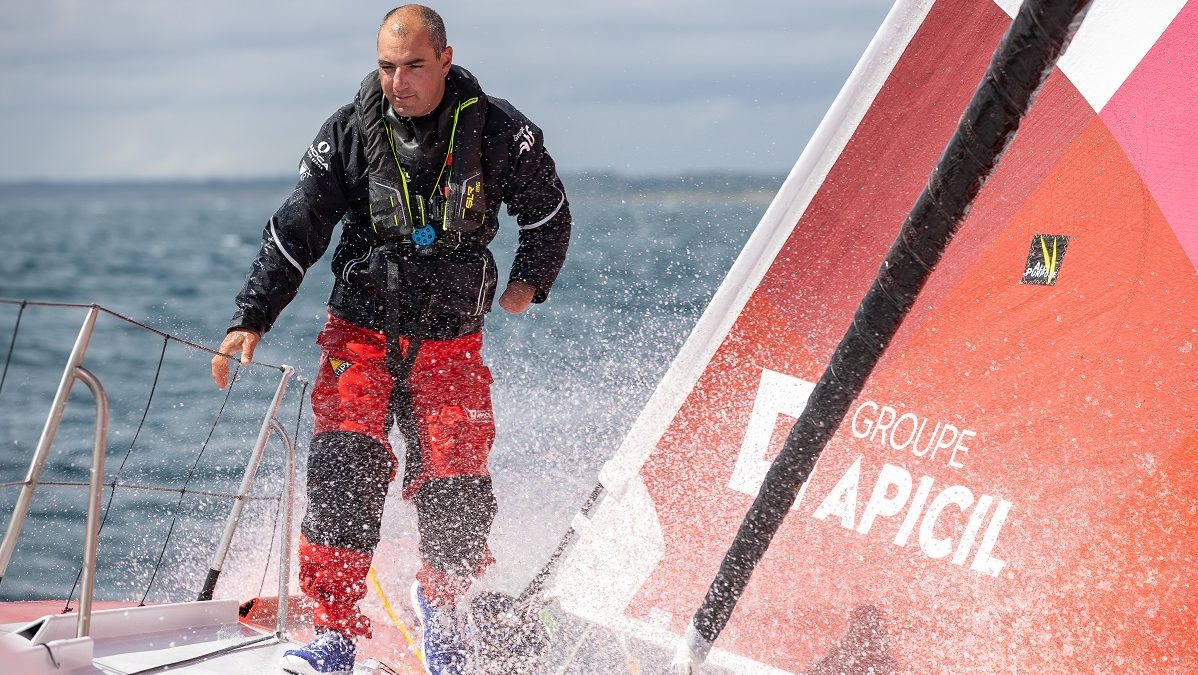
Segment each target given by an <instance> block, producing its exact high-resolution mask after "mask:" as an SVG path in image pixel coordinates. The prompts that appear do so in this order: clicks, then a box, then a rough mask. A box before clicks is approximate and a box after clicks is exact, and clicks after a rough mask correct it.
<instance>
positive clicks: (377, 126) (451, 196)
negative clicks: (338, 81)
mask: <svg viewBox="0 0 1198 675" xmlns="http://www.w3.org/2000/svg"><path fill="white" fill-rule="evenodd" d="M446 89H447V95H448V94H449V91H452V92H455V93H456V94H457V96H458V99H459V101H460V102H459V103H458V105H457V107H456V108H455V109H454V112H453V123H452V126H451V127H450V132H449V147H448V149H447V150H446V154H445V160H444V161H443V162H442V164H441V170H440V172H439V173H438V175H437V179H436V181H435V182H434V183H433V188H432V191H431V194H429V196H428V198H427V199H426V198H425V197H424V195H421V194H414V191H413V190H412V189H410V187H409V185H408V176H407V172H406V171H405V169H404V167H403V164H402V162H401V161H400V158H399V153H398V151H397V149H396V147H395V139H394V135H393V133H392V131H393V130H392V128H391V125H390V124H389V123H388V122H387V119H386V117H385V115H384V114H383V111H384V107H383V102H384V99H383V91H382V87H381V86H380V85H379V81H378V76H377V74H375V73H371V74H370V75H367V76H366V78H365V79H364V80H362V86H361V88H360V89H359V92H358V105H357V108H358V120H359V124H360V126H361V129H362V138H363V139H364V142H365V148H364V150H365V154H366V165H367V174H368V181H369V205H370V219H371V226H372V227H373V228H374V231H375V233H377V234H378V235H379V236H381V237H382V238H383V240H384V241H386V242H388V243H390V242H400V243H402V244H404V245H407V244H411V245H412V249H409V250H414V252H415V253H417V254H419V255H429V254H431V253H433V251H434V249H435V248H438V247H440V245H439V246H434V245H435V244H437V242H441V245H448V246H449V247H450V248H457V247H458V246H460V245H461V244H462V235H465V234H469V233H471V232H473V231H475V230H477V229H478V228H480V227H482V225H483V223H484V220H485V218H486V213H487V200H486V195H485V194H484V191H483V181H482V175H483V174H482V136H483V122H484V119H485V117H486V97H485V96H484V95H483V93H482V90H481V89H480V88H479V86H478V83H477V82H476V81H475V80H474V77H473V76H472V75H470V73H469V72H467V71H466V70H464V69H462V68H460V67H458V66H453V67H451V68H450V71H449V75H448V76H447V78H446ZM447 235H449V236H447ZM452 235H456V237H454V236H452ZM455 238H456V240H457V241H456V242H455V241H453V239H455Z"/></svg>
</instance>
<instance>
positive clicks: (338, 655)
mask: <svg viewBox="0 0 1198 675" xmlns="http://www.w3.org/2000/svg"><path fill="white" fill-rule="evenodd" d="M279 665H280V666H282V668H283V670H285V671H286V672H288V673H294V675H348V674H349V673H352V672H354V643H353V641H352V640H350V639H348V638H346V637H345V636H344V635H342V634H341V633H338V632H337V631H335V630H320V631H318V632H317V633H316V637H315V638H314V639H313V640H312V641H311V642H309V643H308V644H306V645H304V646H303V647H300V648H298V649H289V650H287V651H286V652H284V653H283V658H282V659H281V660H280V661H279Z"/></svg>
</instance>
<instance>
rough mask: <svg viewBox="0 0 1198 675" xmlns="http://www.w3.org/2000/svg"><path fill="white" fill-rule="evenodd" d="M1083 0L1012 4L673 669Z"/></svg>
mask: <svg viewBox="0 0 1198 675" xmlns="http://www.w3.org/2000/svg"><path fill="white" fill-rule="evenodd" d="M1090 2H1091V0H1027V2H1024V3H1023V5H1022V7H1020V9H1019V13H1018V14H1017V15H1016V17H1015V19H1014V21H1013V22H1012V24H1011V27H1010V29H1008V31H1007V33H1006V35H1004V36H1003V39H1002V41H1001V42H1000V43H999V46H998V48H997V49H996V50H995V52H994V56H993V58H992V59H991V62H990V66H989V68H988V69H987V71H986V74H985V76H984V77H983V78H982V81H981V83H980V84H979V85H978V88H977V90H976V91H975V92H974V94H973V98H972V99H971V100H970V103H969V105H968V107H967V108H966V109H965V113H964V114H963V115H962V117H961V120H960V122H959V123H958V126H957V130H956V132H955V133H954V134H953V136H952V138H951V139H950V140H949V142H948V146H947V147H946V148H945V150H944V153H943V154H942V155H941V156H940V159H939V161H938V162H937V164H936V167H935V168H934V169H933V170H932V174H931V176H930V178H929V180H928V184H927V187H925V188H924V190H923V193H922V194H920V196H919V199H918V200H916V202H915V205H914V206H913V207H912V209H911V212H910V213H909V214H908V216H907V218H906V220H905V221H904V223H903V226H902V229H901V230H900V232H899V236H898V238H897V239H896V240H895V242H894V244H893V245H892V246H891V248H890V250H889V251H888V252H887V254H886V258H885V259H884V260H883V261H882V264H881V266H880V268H879V270H878V274H877V277H876V278H875V279H874V282H873V284H872V285H871V286H870V289H869V291H868V292H867V293H866V294H865V297H864V298H863V299H862V301H861V304H860V305H859V306H858V308H857V310H856V312H855V313H854V315H853V320H852V324H851V325H850V326H849V329H848V330H847V331H846V332H845V334H844V337H843V338H842V339H841V341H840V344H839V345H838V346H837V348H836V352H835V353H834V354H833V355H832V358H831V360H830V362H829V363H828V366H827V368H826V370H825V371H824V373H823V375H822V376H821V377H820V380H819V382H818V383H817V384H816V386H815V389H814V390H813V391H812V392H811V396H810V398H809V399H808V402H807V407H806V408H805V409H804V411H803V413H802V414H801V415H800V416H799V419H798V421H796V422H795V424H794V426H793V427H791V430H790V433H789V434H788V436H787V438H786V442H785V444H784V445H783V447H782V451H781V452H780V453H779V454H778V457H777V458H776V459H775V460H774V462H773V464H771V465H770V469H769V472H768V473H767V474H766V477H765V481H764V482H763V483H762V485H761V488H760V490H759V492H758V494H757V497H756V498H755V499H754V500H753V505H752V506H751V507H750V508H749V511H748V513H746V514H745V518H744V521H743V522H742V523H741V525H740V528H739V530H738V531H737V533H736V538H735V540H734V541H733V542H732V545H731V546H730V547H729V548H728V551H727V553H726V554H725V556H724V560H723V562H722V563H721V564H720V569H719V572H718V573H717V574H716V577H715V579H714V580H713V581H712V583H711V586H710V587H709V588H708V590H707V594H706V597H704V599H703V604H702V605H700V606H699V609H698V610H697V611H696V612H695V615H694V618H693V619H692V622H691V625H690V627H688V629H687V631H686V636H685V637H684V639H683V643H682V644H681V645H680V646H679V650H678V652H677V654H676V658H675V660H674V664H673V667H674V671H675V672H677V673H692V672H694V668H695V667H696V665H697V664H698V663H702V662H703V660H705V659H706V657H707V653H708V652H709V651H710V649H711V646H712V643H714V642H715V640H716V638H717V637H718V636H719V634H720V632H721V631H723V629H724V627H725V626H726V625H727V623H728V619H729V617H730V616H731V614H732V610H733V608H734V607H735V606H736V603H737V602H738V601H739V600H740V597H741V595H742V594H743V593H744V590H745V586H746V585H747V584H748V582H749V576H750V575H751V574H752V573H753V569H754V567H756V565H757V563H758V562H759V561H760V560H761V557H762V556H763V555H764V554H765V551H766V549H767V548H768V547H769V544H770V540H771V539H772V538H773V536H774V534H775V533H776V532H777V531H778V528H779V526H780V525H781V524H782V520H783V518H785V516H786V513H787V512H788V511H789V509H790V506H791V505H792V504H793V503H794V500H795V496H796V495H797V494H798V490H799V488H800V486H801V485H802V484H803V483H804V482H805V481H806V480H807V477H808V476H809V475H810V473H811V468H812V465H813V464H814V462H815V460H816V459H817V458H818V457H819V455H820V453H821V452H822V451H823V449H824V446H825V445H827V443H828V441H829V440H830V439H831V437H832V435H833V434H834V433H835V432H836V430H837V428H839V426H840V423H841V422H842V421H843V420H844V416H845V414H846V413H847V411H848V408H849V406H850V405H851V404H852V402H853V401H854V400H855V399H856V397H857V395H858V394H859V393H860V392H861V389H862V387H863V386H864V384H865V380H866V378H868V376H869V374H870V372H871V371H872V370H873V368H874V366H875V365H877V362H878V359H879V358H880V357H881V355H882V352H883V351H885V349H886V346H887V345H888V344H889V343H890V340H891V338H893V337H894V335H895V333H896V332H897V331H898V327H899V325H900V324H901V323H902V320H903V318H904V317H905V316H906V314H907V312H908V311H910V309H911V307H912V306H913V305H914V302H915V298H916V296H917V295H918V294H919V291H920V290H921V289H922V288H923V286H924V284H925V283H926V282H927V279H928V277H929V276H930V274H931V272H932V269H933V268H934V267H935V265H936V263H937V262H938V261H939V260H940V258H941V256H942V255H943V254H944V250H945V248H946V247H947V246H948V243H949V241H950V240H951V239H952V236H953V234H954V233H955V232H956V231H957V229H958V228H959V227H960V225H961V222H962V221H963V220H964V217H965V215H966V213H968V211H969V206H970V205H971V204H972V203H973V200H974V198H975V197H976V196H977V194H978V192H979V191H980V190H981V188H982V184H983V183H984V182H985V180H986V178H987V177H988V176H989V175H990V173H991V171H992V170H993V169H994V167H995V165H996V164H997V163H998V160H999V158H1000V157H1001V156H1002V154H1003V152H1004V150H1005V149H1006V147H1007V145H1008V144H1009V143H1010V141H1011V139H1012V138H1014V135H1015V132H1016V131H1017V130H1018V128H1019V123H1020V120H1021V119H1022V117H1023V115H1024V114H1025V113H1026V112H1027V110H1028V108H1029V107H1030V106H1031V101H1032V99H1033V97H1034V95H1035V92H1036V91H1037V90H1038V89H1039V88H1040V86H1041V85H1042V84H1043V83H1044V80H1045V79H1046V78H1047V77H1048V74H1049V73H1050V72H1051V70H1052V68H1053V65H1054V64H1055V63H1056V60H1057V58H1058V57H1059V56H1060V54H1061V52H1063V51H1064V49H1065V47H1066V46H1067V45H1068V43H1069V41H1070V39H1071V38H1072V36H1073V35H1074V33H1075V32H1076V31H1077V27H1078V25H1079V24H1080V23H1081V19H1082V17H1084V15H1085V12H1086V9H1087V8H1088V6H1089V5H1090Z"/></svg>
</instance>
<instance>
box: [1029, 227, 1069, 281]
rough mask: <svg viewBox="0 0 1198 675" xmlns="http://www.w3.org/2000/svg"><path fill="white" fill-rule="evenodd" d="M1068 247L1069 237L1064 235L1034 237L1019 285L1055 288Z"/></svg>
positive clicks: (1038, 235) (1039, 235)
mask: <svg viewBox="0 0 1198 675" xmlns="http://www.w3.org/2000/svg"><path fill="white" fill-rule="evenodd" d="M1068 247H1069V237H1067V236H1065V235H1063V234H1037V235H1035V236H1033V237H1032V245H1031V248H1030V249H1029V250H1028V252H1027V265H1026V266H1025V267H1024V268H1023V279H1021V280H1020V282H1019V283H1022V284H1031V285H1034V286H1055V285H1056V283H1057V277H1059V276H1060V274H1061V264H1062V263H1063V262H1064V261H1065V249H1066V248H1068Z"/></svg>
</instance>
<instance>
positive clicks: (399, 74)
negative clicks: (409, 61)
mask: <svg viewBox="0 0 1198 675" xmlns="http://www.w3.org/2000/svg"><path fill="white" fill-rule="evenodd" d="M407 83H408V78H407V77H405V76H404V72H403V68H396V69H395V70H393V71H391V90H392V91H403V88H404V86H406V85H407Z"/></svg>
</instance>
